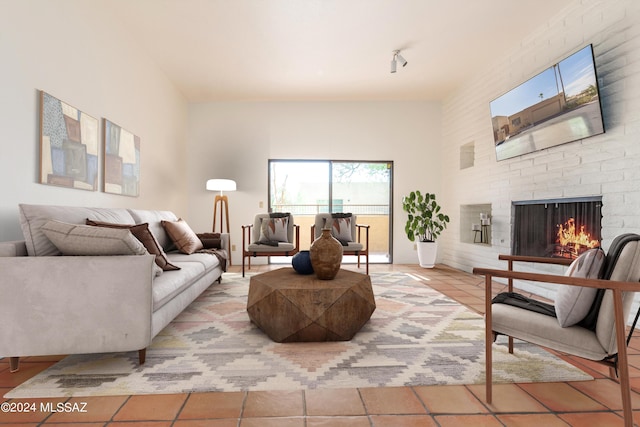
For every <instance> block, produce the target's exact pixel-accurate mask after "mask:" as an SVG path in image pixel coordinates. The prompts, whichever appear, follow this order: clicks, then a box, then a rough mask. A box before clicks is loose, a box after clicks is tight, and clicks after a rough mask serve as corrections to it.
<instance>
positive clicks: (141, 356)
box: [138, 348, 147, 365]
mask: <svg viewBox="0 0 640 427" xmlns="http://www.w3.org/2000/svg"><path fill="white" fill-rule="evenodd" d="M146 360H147V349H146V348H143V349H142V350H138V362H140V364H141V365H144V362H146Z"/></svg>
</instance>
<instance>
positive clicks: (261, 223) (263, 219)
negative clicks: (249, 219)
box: [242, 212, 300, 277]
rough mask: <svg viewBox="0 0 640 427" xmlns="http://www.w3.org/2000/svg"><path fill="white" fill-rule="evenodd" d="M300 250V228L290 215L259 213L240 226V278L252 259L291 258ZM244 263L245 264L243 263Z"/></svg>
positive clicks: (249, 266) (249, 267)
mask: <svg viewBox="0 0 640 427" xmlns="http://www.w3.org/2000/svg"><path fill="white" fill-rule="evenodd" d="M299 250H300V226H299V225H296V224H295V223H294V219H293V215H291V214H290V213H280V212H273V213H259V214H257V215H256V216H255V218H254V221H253V224H249V225H243V226H242V277H244V272H245V264H246V265H247V268H248V269H251V258H252V257H258V256H261V257H264V256H266V257H272V256H293V255H295V254H297V253H298V251H299ZM245 261H246V263H245Z"/></svg>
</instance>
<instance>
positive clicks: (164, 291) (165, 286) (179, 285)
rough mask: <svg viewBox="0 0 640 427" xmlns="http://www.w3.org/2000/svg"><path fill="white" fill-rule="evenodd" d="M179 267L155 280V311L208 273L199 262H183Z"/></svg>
mask: <svg viewBox="0 0 640 427" xmlns="http://www.w3.org/2000/svg"><path fill="white" fill-rule="evenodd" d="M212 258H215V257H212ZM179 267H180V270H179V271H171V272H169V273H167V274H163V275H162V276H160V277H158V278H156V279H155V280H154V281H153V288H152V294H153V295H152V298H153V311H154V312H155V311H156V310H158V309H159V308H161V307H162V306H164V305H165V304H167V303H168V302H169V301H171V300H172V299H173V298H175V297H176V296H178V295H179V294H180V293H182V292H183V291H184V290H185V289H187V288H189V287H190V286H191V285H193V283H194V282H195V281H197V280H198V279H200V278H201V277H202V276H204V275H205V274H206V271H205V268H204V266H203V265H202V264H201V263H199V262H183V263H180V264H179Z"/></svg>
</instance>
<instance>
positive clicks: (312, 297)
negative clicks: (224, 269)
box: [247, 268, 376, 342]
mask: <svg viewBox="0 0 640 427" xmlns="http://www.w3.org/2000/svg"><path fill="white" fill-rule="evenodd" d="M375 309H376V303H375V300H374V297H373V289H372V288H371V278H370V277H369V276H368V275H366V274H361V273H356V272H352V271H347V270H340V271H339V272H338V275H337V276H336V277H335V279H333V280H320V279H318V278H316V276H315V274H311V275H301V274H298V273H296V272H295V271H294V270H293V269H292V268H281V269H278V270H273V271H269V272H266V273H262V274H257V275H255V276H253V277H251V280H250V282H249V298H248V301H247V313H249V318H250V319H251V320H252V321H253V322H254V323H255V324H256V325H257V326H258V327H259V328H260V329H262V330H263V331H264V332H265V333H266V334H267V335H268V336H269V338H271V339H272V340H274V341H276V342H298V341H348V340H350V339H351V338H353V336H354V335H355V334H356V332H358V331H359V330H360V328H362V326H364V324H365V323H367V321H368V320H369V318H370V317H371V314H373V312H374V310H375Z"/></svg>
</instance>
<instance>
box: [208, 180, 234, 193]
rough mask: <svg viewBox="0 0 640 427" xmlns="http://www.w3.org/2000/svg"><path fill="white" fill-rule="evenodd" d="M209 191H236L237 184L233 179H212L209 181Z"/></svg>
mask: <svg viewBox="0 0 640 427" xmlns="http://www.w3.org/2000/svg"><path fill="white" fill-rule="evenodd" d="M207 190H209V191H236V182H235V181H234V180H232V179H210V180H208V181H207Z"/></svg>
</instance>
